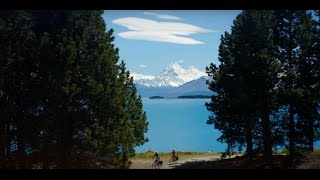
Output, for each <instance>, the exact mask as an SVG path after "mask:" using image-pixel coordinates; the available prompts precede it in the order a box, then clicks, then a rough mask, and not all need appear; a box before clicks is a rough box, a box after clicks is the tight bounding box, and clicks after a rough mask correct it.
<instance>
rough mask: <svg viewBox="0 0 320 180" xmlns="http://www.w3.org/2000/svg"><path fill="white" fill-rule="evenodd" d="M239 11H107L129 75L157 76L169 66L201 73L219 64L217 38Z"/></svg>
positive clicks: (105, 16)
mask: <svg viewBox="0 0 320 180" xmlns="http://www.w3.org/2000/svg"><path fill="white" fill-rule="evenodd" d="M240 12H241V11H240V10H210V11H209V10H206V11H205V10H106V11H104V14H103V19H104V20H105V22H106V25H107V30H109V29H110V28H112V29H113V30H114V36H115V42H114V43H115V46H116V47H118V48H119V50H120V58H121V59H122V60H124V61H125V63H126V65H127V69H128V70H129V71H130V72H135V73H141V74H147V75H156V74H158V73H159V72H160V71H162V70H163V69H164V68H165V67H166V66H167V65H169V64H170V63H172V62H177V61H180V62H181V63H180V65H181V66H182V67H184V68H187V67H189V66H194V67H196V68H198V69H199V70H201V71H204V70H205V67H206V66H208V65H209V64H210V63H211V62H213V63H215V64H217V63H218V59H217V57H218V47H219V44H220V37H221V35H222V34H223V33H224V32H225V31H228V32H229V31H230V29H231V25H232V23H233V20H234V19H235V18H236V16H237V15H238V14H239V13H240Z"/></svg>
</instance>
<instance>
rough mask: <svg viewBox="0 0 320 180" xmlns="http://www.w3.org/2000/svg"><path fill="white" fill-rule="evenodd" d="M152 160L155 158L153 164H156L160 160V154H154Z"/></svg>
mask: <svg viewBox="0 0 320 180" xmlns="http://www.w3.org/2000/svg"><path fill="white" fill-rule="evenodd" d="M153 158H155V160H154V162H156V163H158V162H159V160H160V154H159V153H158V152H157V151H156V152H154V155H153Z"/></svg>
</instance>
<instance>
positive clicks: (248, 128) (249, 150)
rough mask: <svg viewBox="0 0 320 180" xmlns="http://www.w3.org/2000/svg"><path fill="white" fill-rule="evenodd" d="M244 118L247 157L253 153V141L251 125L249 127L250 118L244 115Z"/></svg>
mask: <svg viewBox="0 0 320 180" xmlns="http://www.w3.org/2000/svg"><path fill="white" fill-rule="evenodd" d="M244 120H245V122H246V142H247V155H248V157H251V156H252V154H253V142H252V138H253V136H252V127H251V118H250V117H248V116H247V117H244Z"/></svg>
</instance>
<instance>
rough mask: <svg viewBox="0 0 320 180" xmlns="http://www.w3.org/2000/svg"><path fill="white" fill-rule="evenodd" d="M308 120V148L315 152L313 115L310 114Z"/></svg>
mask: <svg viewBox="0 0 320 180" xmlns="http://www.w3.org/2000/svg"><path fill="white" fill-rule="evenodd" d="M307 122H308V127H307V129H308V131H307V138H308V150H309V151H310V152H313V151H314V149H313V139H314V137H313V136H314V135H313V133H314V132H313V118H312V116H309V117H308V119H307Z"/></svg>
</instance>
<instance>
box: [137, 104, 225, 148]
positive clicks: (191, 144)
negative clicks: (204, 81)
mask: <svg viewBox="0 0 320 180" xmlns="http://www.w3.org/2000/svg"><path fill="white" fill-rule="evenodd" d="M209 100H210V99H143V106H144V110H145V111H146V113H147V118H148V122H149V129H148V132H147V133H146V136H147V137H148V138H149V142H147V143H145V144H144V145H143V146H138V147H136V151H137V152H145V151H147V150H154V151H161V152H169V151H171V150H172V149H175V150H176V151H196V152H207V151H215V152H219V151H221V152H222V151H224V150H225V148H226V145H225V144H222V143H220V142H218V141H217V138H218V137H219V136H220V135H221V133H220V132H219V131H218V130H215V129H214V127H213V125H208V124H206V121H207V119H208V116H209V115H210V112H209V111H208V110H207V109H206V107H205V102H208V101H209Z"/></svg>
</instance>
